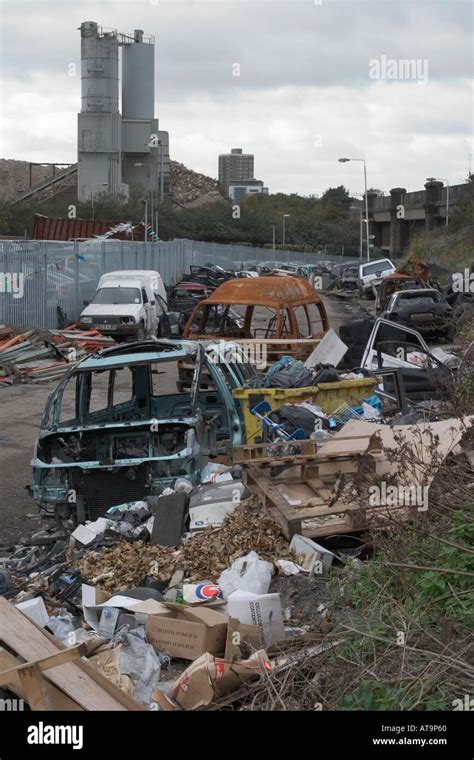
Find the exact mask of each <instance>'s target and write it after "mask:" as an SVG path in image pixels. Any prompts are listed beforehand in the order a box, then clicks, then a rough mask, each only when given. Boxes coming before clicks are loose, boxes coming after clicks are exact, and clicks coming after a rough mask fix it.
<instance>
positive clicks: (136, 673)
mask: <svg viewBox="0 0 474 760" xmlns="http://www.w3.org/2000/svg"><path fill="white" fill-rule="evenodd" d="M116 643H120V644H122V645H123V649H121V650H120V652H119V653H118V664H119V668H120V672H121V673H122V675H124V676H129V677H130V678H131V680H132V681H133V685H134V687H135V695H134V696H135V697H136V698H137V699H138V700H139V701H140V702H143V704H145V705H149V704H150V702H151V701H152V699H151V695H152V694H153V692H154V691H156V689H157V688H158V684H159V683H160V674H161V664H162V663H161V660H160V658H159V657H158V655H157V654H156V652H155V650H154V649H153V647H152V646H151V644H148V643H147V641H146V637H145V630H144V628H135V629H134V630H132V631H129V630H128V627H127V626H125V627H124V628H121V629H120V630H119V631H118V632H117V633H116V634H115V636H114V637H113V638H112V639H111V644H116ZM167 659H168V661H169V658H167Z"/></svg>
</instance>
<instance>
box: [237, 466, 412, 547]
mask: <svg viewBox="0 0 474 760" xmlns="http://www.w3.org/2000/svg"><path fill="white" fill-rule="evenodd" d="M331 464H335V463H334V462H332V463H331ZM246 475H247V477H246V482H247V484H248V485H250V486H252V487H253V488H254V489H255V490H256V491H257V492H258V493H259V495H260V497H261V499H262V501H263V503H264V504H265V506H266V507H267V509H268V510H269V511H270V513H271V514H272V516H273V517H274V519H275V521H276V522H277V523H278V524H279V526H280V527H281V530H282V532H283V534H284V535H285V536H286V538H287V539H288V540H291V538H292V537H293V535H294V534H295V533H298V534H300V535H303V536H307V537H308V538H321V537H323V536H329V535H335V534H345V533H353V532H355V531H361V530H365V529H367V528H368V527H369V526H371V525H376V526H377V527H379V526H380V525H383V524H388V522H389V520H390V518H391V516H392V515H393V510H395V509H398V510H399V509H402V508H400V507H365V506H361V505H360V504H359V503H355V502H354V503H352V502H351V503H346V502H345V501H342V499H341V498H340V496H339V489H340V486H341V484H342V482H343V480H342V478H341V476H340V475H332V479H331V480H329V479H325V480H322V479H321V478H318V477H307V473H306V472H305V470H304V469H303V470H302V472H300V473H299V474H297V475H295V476H292V477H288V476H287V477H284V476H283V477H281V476H279V477H277V478H271V477H270V476H269V474H267V473H264V472H262V470H259V469H257V468H254V467H249V468H248V469H247V470H246ZM342 477H344V476H342ZM348 480H349V478H346V482H347V481H348ZM405 511H406V509H405Z"/></svg>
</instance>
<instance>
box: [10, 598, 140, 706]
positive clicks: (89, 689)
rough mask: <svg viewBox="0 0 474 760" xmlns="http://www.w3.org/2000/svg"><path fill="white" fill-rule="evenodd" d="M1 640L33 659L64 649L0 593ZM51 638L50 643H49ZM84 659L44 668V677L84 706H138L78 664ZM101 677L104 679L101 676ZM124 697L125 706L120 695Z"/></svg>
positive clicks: (94, 673)
mask: <svg viewBox="0 0 474 760" xmlns="http://www.w3.org/2000/svg"><path fill="white" fill-rule="evenodd" d="M1 641H3V642H4V643H5V644H6V645H7V646H8V647H9V648H10V649H11V650H12V651H14V652H16V653H17V654H19V655H20V656H21V657H22V658H23V659H25V660H35V659H40V658H42V657H48V656H49V655H52V654H57V652H58V650H61V649H65V648H66V647H64V646H62V645H61V642H59V641H58V642H56V640H53V637H52V636H51V637H49V635H47V632H46V631H43V630H42V629H40V628H39V627H38V626H36V625H35V624H34V623H33V622H32V621H30V620H29V619H28V618H27V617H26V616H25V615H23V614H22V613H21V612H20V611H19V610H17V609H16V608H15V607H14V605H12V604H10V603H9V602H7V600H6V599H4V598H3V597H0V642H1ZM53 641H54V643H53ZM85 664H86V663H83V662H82V661H78V663H77V664H76V663H73V662H68V663H65V664H63V665H59V666H57V667H55V668H51V669H50V670H48V671H46V672H45V678H47V679H48V680H49V681H51V682H52V683H53V684H54V685H55V686H57V687H58V688H59V689H61V690H62V691H64V693H65V694H66V695H67V696H69V697H70V698H71V699H73V700H74V701H75V702H77V704H79V705H80V706H81V707H83V708H84V709H85V710H114V711H116V710H119V711H123V710H127V709H129V710H141V709H142V706H141V705H139V704H138V702H136V701H135V700H133V699H131V697H129V696H128V695H127V694H125V693H124V692H120V689H118V687H116V686H115V685H114V684H112V682H110V681H107V686H105V684H104V682H103V681H102V682H100V683H99V681H100V679H99V678H96V674H97V673H98V671H93V669H92V666H91V665H89V670H88V671H85V668H84V667H82V666H83V665H85ZM104 681H105V679H104ZM124 697H127V698H128V706H125V704H124V702H125V700H124V699H123V698H124Z"/></svg>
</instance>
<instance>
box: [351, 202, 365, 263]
mask: <svg viewBox="0 0 474 760" xmlns="http://www.w3.org/2000/svg"><path fill="white" fill-rule="evenodd" d="M349 208H351V209H354V210H356V211H358V212H359V214H360V222H359V259H360V260H361V261H362V237H363V235H362V209H361V207H360V206H349Z"/></svg>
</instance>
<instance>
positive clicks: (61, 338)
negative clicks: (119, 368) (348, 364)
mask: <svg viewBox="0 0 474 760" xmlns="http://www.w3.org/2000/svg"><path fill="white" fill-rule="evenodd" d="M113 342H114V341H113V340H110V339H108V338H105V337H104V336H103V335H101V333H100V332H98V331H97V330H89V331H87V332H85V331H83V330H79V329H78V328H77V327H76V326H75V325H71V326H70V327H68V329H67V330H38V329H35V330H27V331H25V332H18V330H17V328H13V327H7V326H5V325H1V326H0V387H1V386H8V385H13V384H14V383H44V382H49V381H51V380H59V379H60V378H61V377H62V376H63V375H64V373H65V372H67V371H68V370H69V369H70V368H71V366H73V365H74V364H76V363H77V362H78V361H79V360H80V359H81V358H82V357H83V356H85V355H86V354H87V353H90V352H92V351H96V350H97V349H99V348H105V347H106V346H109V345H112V344H113Z"/></svg>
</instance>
